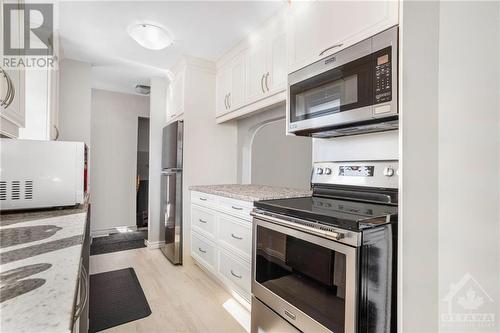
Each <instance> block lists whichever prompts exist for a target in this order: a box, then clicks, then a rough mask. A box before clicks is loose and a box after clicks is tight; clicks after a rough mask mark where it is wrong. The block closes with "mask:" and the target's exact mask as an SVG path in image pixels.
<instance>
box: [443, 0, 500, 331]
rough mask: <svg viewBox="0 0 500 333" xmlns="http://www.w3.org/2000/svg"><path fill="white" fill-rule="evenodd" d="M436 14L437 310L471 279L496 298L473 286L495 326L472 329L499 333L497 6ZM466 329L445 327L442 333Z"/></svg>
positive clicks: (454, 6)
mask: <svg viewBox="0 0 500 333" xmlns="http://www.w3.org/2000/svg"><path fill="white" fill-rule="evenodd" d="M439 14H440V15H439V20H440V25H439V118H438V124H439V129H438V131H439V136H438V149H439V169H438V171H439V183H438V188H439V191H438V194H439V197H438V199H439V235H438V236H439V238H438V240H439V300H440V303H439V309H440V314H444V313H446V312H447V311H448V304H447V303H446V302H444V301H443V298H444V297H445V296H446V294H447V293H448V292H449V290H450V287H451V285H452V284H455V283H458V282H459V281H460V279H461V278H462V277H463V276H464V275H465V274H466V273H470V274H471V275H472V276H473V277H474V278H475V279H476V281H477V282H478V283H479V284H480V285H481V286H482V287H483V288H484V290H485V291H486V292H487V293H488V295H489V297H491V298H492V299H493V302H490V299H489V297H487V296H485V295H484V294H482V293H481V291H480V290H478V288H477V287H475V286H472V287H473V288H474V289H473V290H474V291H476V292H477V293H478V294H477V296H478V297H482V298H483V301H484V304H483V305H482V306H481V307H479V308H478V309H477V310H474V311H472V312H480V313H494V314H495V315H496V320H495V323H494V325H493V326H492V327H489V328H481V327H480V326H478V325H479V324H476V325H473V326H472V327H471V328H468V329H467V330H468V331H476V332H477V331H480V330H481V331H490V332H500V213H499V209H498V207H499V204H500V192H499V187H498V184H499V182H500V141H499V140H500V134H499V133H500V127H499V122H500V100H499V98H500V97H499V96H500V2H498V1H494V2H469V1H466V2H446V1H445V2H442V3H441V6H440V13H439ZM464 41H467V47H466V48H465V50H464V47H463V46H464ZM462 50H464V51H466V52H467V53H468V54H470V56H471V58H470V60H467V61H465V59H464V57H463V56H459V53H461V52H462ZM467 58H468V56H467ZM464 64H467V65H466V66H464ZM467 291H468V289H466V290H461V291H460V292H459V294H458V295H457V298H456V299H455V300H454V308H453V310H454V311H457V310H459V311H462V312H468V311H467V310H466V309H464V308H462V307H461V306H460V305H458V304H457V303H458V298H459V297H463V296H465V295H466V292H467ZM465 325H467V324H463V323H462V324H456V325H446V323H443V322H441V331H450V332H451V331H457V330H459V329H461V330H465V329H466V326H465Z"/></svg>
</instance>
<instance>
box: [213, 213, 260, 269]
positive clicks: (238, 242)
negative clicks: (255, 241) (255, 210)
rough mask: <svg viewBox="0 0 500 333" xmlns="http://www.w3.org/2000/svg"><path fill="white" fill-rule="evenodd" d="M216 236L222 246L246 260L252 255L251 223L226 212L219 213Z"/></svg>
mask: <svg viewBox="0 0 500 333" xmlns="http://www.w3.org/2000/svg"><path fill="white" fill-rule="evenodd" d="M218 222H219V227H218V232H217V238H218V241H219V242H220V243H222V245H223V246H226V247H228V248H229V249H230V250H233V251H235V252H236V253H237V254H239V255H240V256H242V257H244V258H245V259H247V260H249V261H250V260H251V257H252V224H251V222H248V221H246V220H241V219H238V218H235V217H232V216H229V215H226V214H219V220H218Z"/></svg>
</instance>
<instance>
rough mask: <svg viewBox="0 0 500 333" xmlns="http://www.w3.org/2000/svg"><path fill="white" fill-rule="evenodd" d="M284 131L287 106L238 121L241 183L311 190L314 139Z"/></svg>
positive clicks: (239, 176) (239, 174)
mask: <svg viewBox="0 0 500 333" xmlns="http://www.w3.org/2000/svg"><path fill="white" fill-rule="evenodd" d="M285 129H286V125H285V106H284V105H280V106H278V107H276V108H274V109H271V110H267V111H265V112H261V113H257V114H255V115H252V116H250V117H247V118H244V119H241V120H238V182H241V183H243V184H264V185H273V186H284V187H294V188H307V189H308V188H310V179H309V178H310V174H311V166H312V140H311V138H306V137H293V136H286V134H285Z"/></svg>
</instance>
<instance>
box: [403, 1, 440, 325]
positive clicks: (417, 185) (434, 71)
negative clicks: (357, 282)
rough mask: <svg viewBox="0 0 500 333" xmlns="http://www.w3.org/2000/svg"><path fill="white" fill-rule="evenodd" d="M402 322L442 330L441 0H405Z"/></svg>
mask: <svg viewBox="0 0 500 333" xmlns="http://www.w3.org/2000/svg"><path fill="white" fill-rule="evenodd" d="M402 15H403V17H402V19H403V25H402V31H401V38H400V52H401V53H402V54H401V59H402V63H401V64H400V73H402V75H401V79H402V80H401V82H400V98H401V100H402V103H400V110H401V115H400V131H401V146H402V147H401V159H400V184H401V185H400V214H399V216H400V219H399V255H400V257H399V258H398V259H399V277H400V278H399V279H398V280H399V293H398V298H399V302H400V303H399V305H400V307H399V316H398V318H399V322H400V325H401V326H400V327H399V330H398V331H401V332H415V333H417V332H418V333H421V332H437V330H438V288H437V287H438V286H437V279H438V260H437V257H438V243H437V242H438V240H437V231H438V192H437V191H438V187H437V167H438V147H437V130H438V128H437V126H438V123H437V121H438V66H437V60H438V54H439V40H438V33H439V3H438V2H431V1H428V2H427V1H422V2H417V1H405V2H402Z"/></svg>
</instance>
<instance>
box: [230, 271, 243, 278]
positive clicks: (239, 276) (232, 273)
mask: <svg viewBox="0 0 500 333" xmlns="http://www.w3.org/2000/svg"><path fill="white" fill-rule="evenodd" d="M231 275H232V276H234V277H236V278H238V279H241V275H238V274H235V273H234V272H233V270H231Z"/></svg>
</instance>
